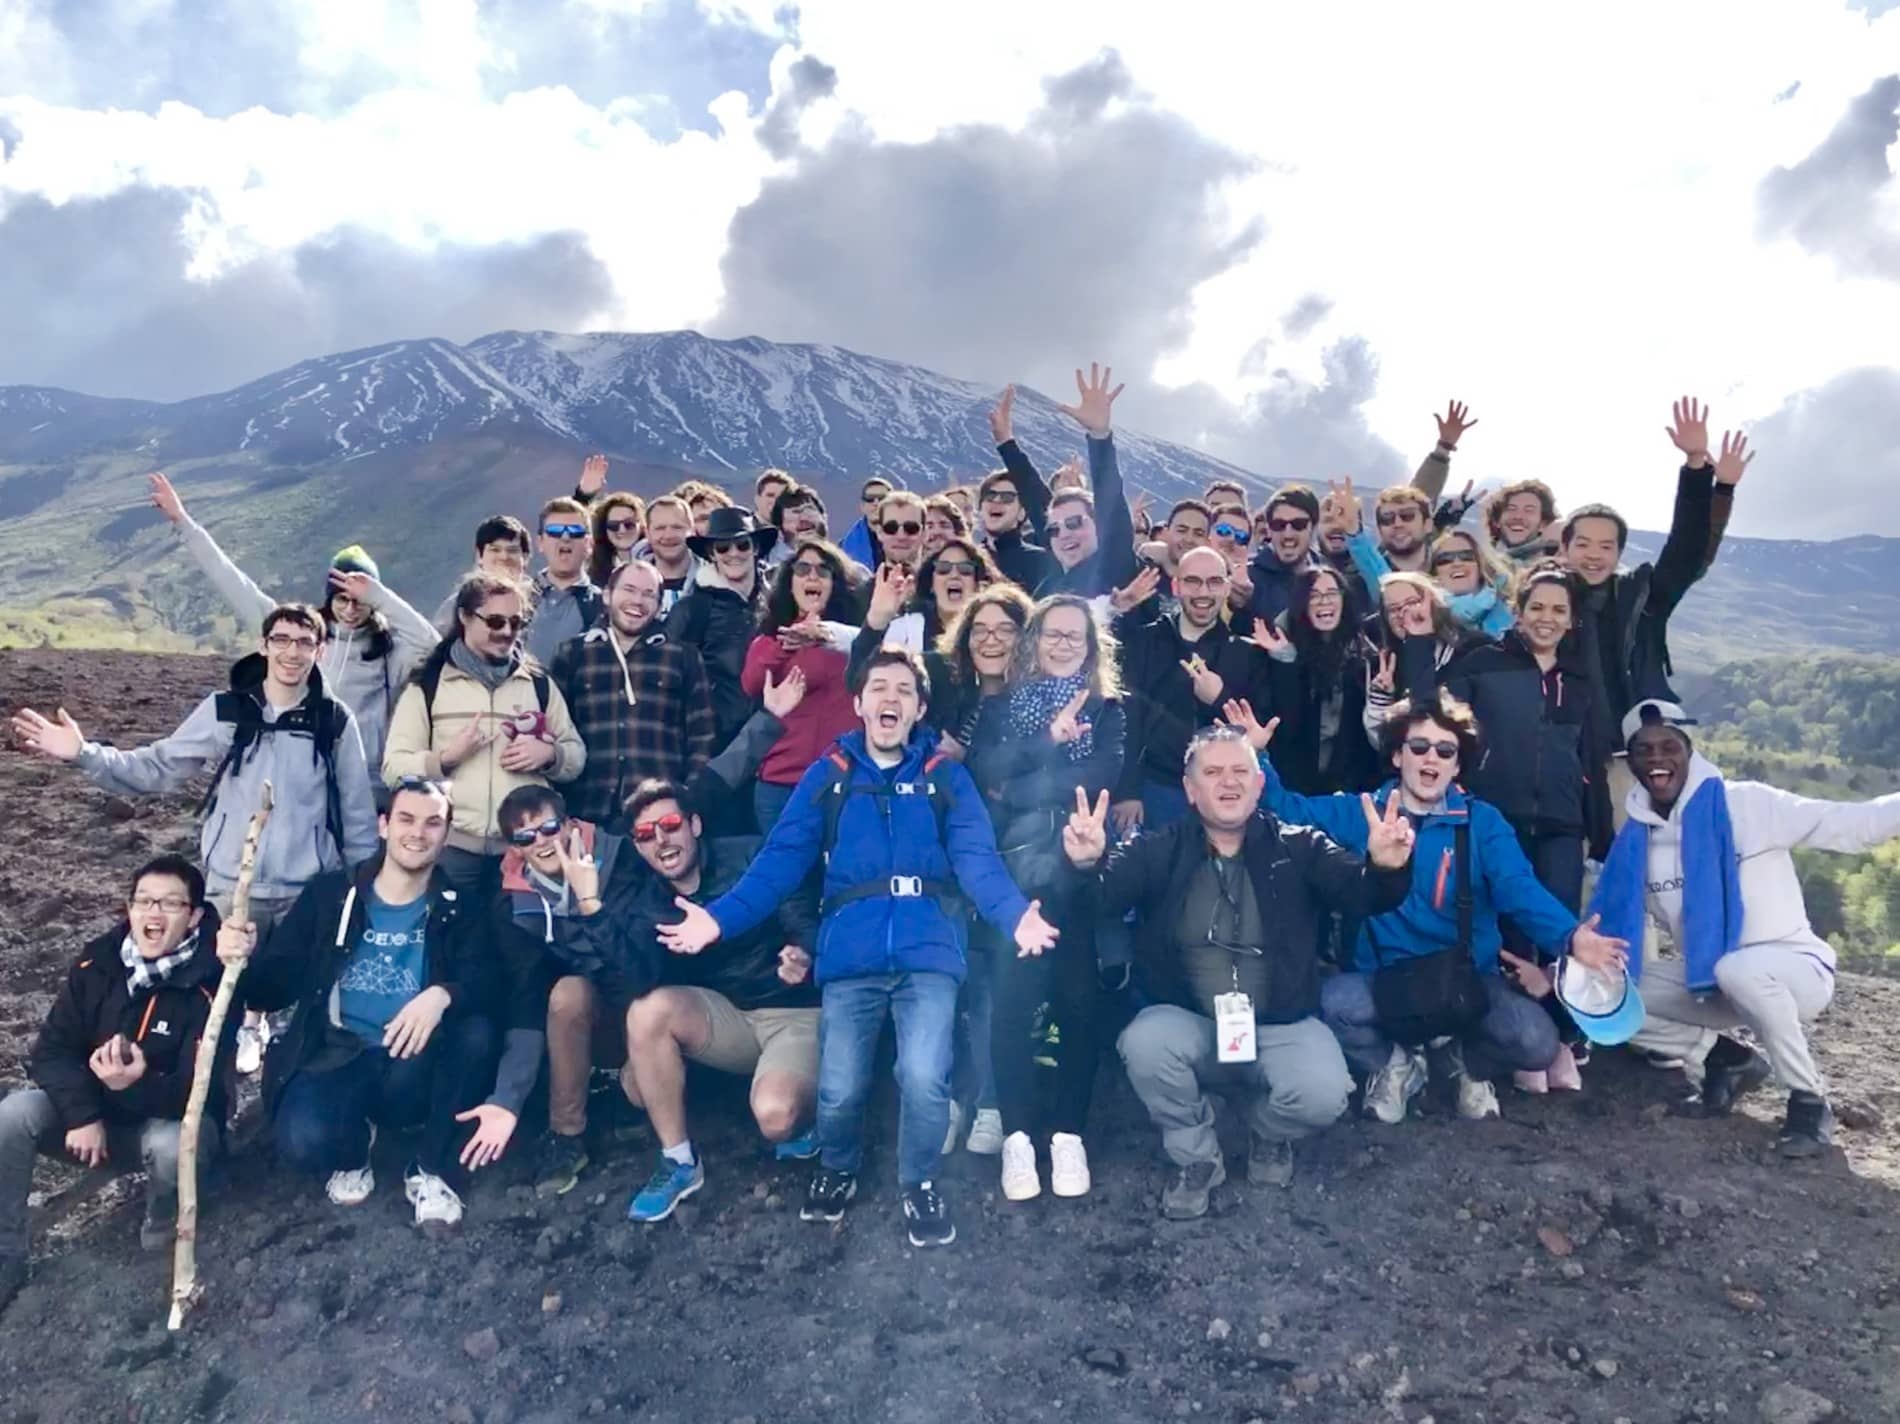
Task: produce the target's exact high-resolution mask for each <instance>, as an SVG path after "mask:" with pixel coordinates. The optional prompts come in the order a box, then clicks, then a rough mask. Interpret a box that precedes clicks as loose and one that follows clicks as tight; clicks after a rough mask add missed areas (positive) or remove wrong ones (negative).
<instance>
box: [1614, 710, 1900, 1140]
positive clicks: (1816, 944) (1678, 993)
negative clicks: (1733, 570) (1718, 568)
mask: <svg viewBox="0 0 1900 1424" xmlns="http://www.w3.org/2000/svg"><path fill="white" fill-rule="evenodd" d="M1689 725H1692V724H1691V720H1690V719H1689V718H1688V717H1686V716H1684V715H1683V711H1682V708H1681V707H1679V706H1677V705H1675V704H1674V703H1670V702H1660V701H1653V700H1650V701H1644V702H1642V703H1639V704H1638V705H1637V706H1636V707H1634V708H1632V709H1631V711H1630V713H1629V716H1628V717H1626V718H1625V719H1624V721H1623V733H1624V737H1625V742H1626V745H1627V746H1628V749H1629V764H1630V771H1631V773H1632V774H1633V777H1634V781H1635V784H1634V785H1633V786H1631V787H1630V790H1629V793H1628V798H1627V801H1628V805H1627V810H1628V815H1629V819H1628V821H1627V822H1626V823H1625V825H1624V826H1623V829H1622V830H1620V831H1619V832H1617V836H1616V841H1615V843H1614V845H1612V846H1611V848H1610V854H1609V856H1608V858H1607V859H1606V860H1605V862H1604V866H1603V873H1602V875H1601V876H1600V877H1599V878H1598V880H1597V886H1596V892H1595V894H1594V895H1593V896H1592V898H1591V901H1590V909H1591V912H1592V914H1593V915H1600V916H1601V917H1602V919H1603V923H1604V926H1605V928H1606V929H1607V930H1608V931H1609V932H1610V933H1611V934H1616V935H1621V936H1623V937H1624V938H1626V939H1627V940H1629V942H1630V943H1631V944H1632V945H1637V946H1639V947H1640V946H1641V944H1642V939H1643V925H1644V919H1645V916H1646V915H1647V916H1648V917H1651V918H1653V919H1654V920H1655V921H1656V923H1657V924H1658V925H1659V926H1661V928H1662V929H1663V931H1664V932H1665V933H1666V934H1667V935H1668V936H1669V938H1670V939H1671V940H1672V941H1673V942H1674V944H1675V947H1676V950H1677V954H1676V956H1675V957H1674V958H1669V959H1664V958H1661V957H1660V956H1658V957H1655V958H1650V959H1646V958H1645V957H1644V956H1643V954H1642V952H1641V950H1640V948H1639V949H1637V950H1633V951H1632V952H1631V956H1630V958H1631V963H1630V969H1629V975H1630V979H1631V980H1632V981H1635V982H1637V983H1639V985H1640V987H1641V989H1642V994H1643V1003H1644V1007H1645V1008H1646V1010H1647V1016H1646V1018H1645V1020H1644V1023H1643V1027H1642V1028H1641V1029H1640V1030H1639V1031H1638V1033H1637V1035H1636V1037H1635V1038H1634V1039H1632V1040H1631V1042H1632V1043H1633V1044H1634V1045H1635V1046H1636V1047H1638V1048H1645V1049H1649V1050H1652V1051H1655V1052H1659V1053H1662V1054H1666V1055H1667V1056H1668V1057H1671V1058H1677V1059H1681V1060H1683V1061H1684V1062H1685V1063H1687V1064H1692V1065H1696V1066H1698V1067H1699V1068H1700V1070H1701V1073H1702V1094H1701V1097H1702V1105H1703V1107H1704V1109H1705V1110H1706V1111H1708V1112H1710V1113H1715V1114H1720V1113H1726V1112H1728V1111H1729V1109H1730V1108H1731V1107H1732V1106H1733V1105H1734V1103H1735V1101H1736V1099H1738V1098H1739V1097H1741V1095H1742V1094H1744V1093H1746V1092H1748V1091H1749V1090H1750V1089H1751V1088H1754V1087H1756V1086H1758V1085H1759V1084H1761V1083H1762V1082H1764V1081H1766V1079H1767V1078H1768V1076H1769V1071H1770V1069H1771V1068H1772V1070H1773V1073H1774V1076H1775V1077H1776V1078H1777V1079H1778V1080H1779V1081H1780V1084H1781V1086H1782V1087H1783V1088H1785V1089H1786V1090H1787V1093H1788V1107H1787V1116H1786V1118H1785V1120H1784V1121H1783V1123H1782V1128H1781V1135H1780V1149H1781V1154H1782V1155H1783V1156H1784V1157H1813V1156H1818V1155H1819V1154H1820V1153H1822V1152H1823V1151H1825V1150H1826V1148H1827V1145H1828V1144H1829V1142H1830V1141H1831V1140H1832V1128H1833V1122H1834V1115H1833V1113H1832V1112H1831V1111H1830V1110H1829V1108H1828V1103H1827V1083H1826V1081H1825V1080H1824V1079H1823V1078H1822V1076H1821V1070H1820V1068H1819V1067H1818V1066H1817V1065H1816V1063H1815V1061H1814V1054H1813V1051H1812V1049H1811V1048H1810V1046H1809V1043H1808V1035H1807V1025H1809V1024H1811V1023H1812V1022H1814V1020H1815V1019H1816V1018H1817V1017H1819V1016H1820V1014H1821V1013H1822V1011H1823V1010H1825V1009H1826V1008H1827V1006H1828V1004H1829V1003H1830V1002H1831V1001H1832V1000H1833V997H1834V963H1835V961H1834V950H1833V948H1832V947H1831V946H1830V945H1829V944H1828V943H1827V942H1826V941H1825V940H1823V939H1822V938H1821V937H1820V936H1819V935H1817V934H1816V933H1815V932H1814V928H1813V926H1812V925H1810V924H1809V923H1808V912H1807V906H1806V904H1805V903H1804V902H1803V898H1802V893H1801V881H1800V877H1799V875H1798V874H1797V873H1796V869H1795V864H1794V858H1793V856H1792V854H1791V852H1792V851H1793V850H1794V848H1795V847H1797V846H1801V847H1806V848H1808V849H1810V850H1831V851H1841V852H1847V853H1857V852H1861V851H1868V850H1872V849H1873V848H1874V847H1875V846H1878V845H1880V844H1882V843H1883V842H1886V841H1890V840H1892V839H1893V838H1894V837H1895V836H1896V835H1900V795H1893V796H1880V797H1876V798H1875V799H1874V800H1872V801H1864V802H1851V801H1815V800H1810V799H1809V798H1807V797H1805V796H1795V795H1792V794H1790V793H1789V792H1786V791H1781V790H1777V789H1776V788H1775V787H1772V786H1767V785H1764V784H1763V783H1761V782H1759V781H1729V780H1726V779H1725V778H1724V777H1723V776H1722V774H1721V773H1720V772H1719V771H1717V770H1716V769H1715V767H1713V766H1712V765H1710V764H1709V762H1708V761H1706V760H1705V759H1704V758H1703V757H1702V756H1701V755H1700V754H1699V753H1698V752H1697V751H1696V750H1695V746H1694V744H1693V743H1692V742H1691V741H1690V740H1689V734H1688V732H1686V731H1685V730H1683V729H1684V728H1685V727H1686V726H1689ZM1739 1026H1746V1027H1747V1028H1748V1029H1749V1030H1750V1031H1751V1032H1752V1033H1753V1034H1754V1036H1755V1037H1756V1039H1757V1040H1758V1041H1759V1042H1760V1043H1761V1045H1762V1047H1763V1048H1764V1049H1765V1050H1766V1052H1767V1062H1766V1063H1764V1062H1763V1061H1762V1058H1761V1055H1760V1054H1757V1053H1756V1052H1755V1051H1754V1050H1753V1049H1751V1048H1749V1047H1748V1046H1747V1045H1746V1044H1744V1043H1742V1042H1741V1041H1740V1040H1739V1039H1736V1038H1733V1037H1730V1036H1728V1035H1727V1034H1725V1033H1721V1032H1720V1030H1724V1029H1733V1028H1736V1027H1739Z"/></svg>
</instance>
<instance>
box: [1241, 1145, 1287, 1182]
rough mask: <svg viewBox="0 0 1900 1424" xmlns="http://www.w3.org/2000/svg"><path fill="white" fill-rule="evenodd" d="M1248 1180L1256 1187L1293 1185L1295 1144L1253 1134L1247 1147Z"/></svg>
mask: <svg viewBox="0 0 1900 1424" xmlns="http://www.w3.org/2000/svg"><path fill="white" fill-rule="evenodd" d="M1247 1180H1248V1181H1249V1182H1251V1183H1253V1184H1254V1185H1255V1186H1256V1187H1290V1186H1292V1185H1293V1144H1292V1143H1291V1142H1287V1141H1285V1140H1284V1139H1278V1138H1272V1137H1262V1136H1261V1135H1260V1134H1259V1133H1257V1132H1256V1133H1254V1134H1253V1141H1252V1142H1251V1144H1250V1145H1249V1146H1248V1148H1247Z"/></svg>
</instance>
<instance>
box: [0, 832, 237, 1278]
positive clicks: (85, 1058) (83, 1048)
mask: <svg viewBox="0 0 1900 1424" xmlns="http://www.w3.org/2000/svg"><path fill="white" fill-rule="evenodd" d="M217 929H218V915H217V911H216V910H214V909H212V908H210V907H209V906H208V905H206V903H205V883H204V877H203V876H202V875H200V874H199V873H198V868H197V867H196V866H195V865H193V864H192V863H191V862H190V861H188V860H186V859H185V858H184V857H183V856H179V855H161V856H159V857H158V858H156V859H155V860H151V861H148V862H147V863H146V864H145V865H144V866H143V867H142V868H141V869H140V870H139V871H138V873H137V874H135V875H134V876H133V877H132V883H131V886H130V887H129V892H128V893H127V895H126V899H125V917H124V918H123V919H122V920H120V921H118V922H117V923H116V924H114V925H113V926H112V928H111V929H109V930H107V931H106V932H105V933H104V934H102V935H100V936H99V937H98V938H97V939H95V940H93V941H92V943H90V944H88V945H87V946H86V947H85V948H84V949H83V950H81V951H80V952H79V959H78V962H77V963H76V964H74V965H73V967H72V968H71V969H70V970H69V971H68V972H67V975H66V982H65V984H64V985H63V986H62V987H61V989H60V991H59V996H58V997H57V998H56V999H54V1000H53V1007H52V1009H51V1011H50V1012H49V1013H48V1014H47V1016H46V1022H45V1023H44V1024H43V1025H42V1026H41V1028H40V1036H39V1041H38V1042H37V1043H35V1044H34V1047H33V1056H32V1058H31V1059H30V1060H29V1061H28V1063H27V1071H28V1073H29V1074H30V1076H31V1077H32V1079H33V1082H34V1084H35V1086H33V1087H30V1088H20V1089H17V1090H15V1091H14V1092H12V1093H10V1094H8V1095H7V1097H6V1098H5V1099H4V1100H0V1309H4V1308H5V1307H6V1304H7V1302H8V1301H10V1300H11V1299H12V1298H13V1296H14V1295H15V1293H17V1292H18V1290H19V1289H20V1287H21V1285H22V1284H24V1283H25V1281H26V1260H27V1192H28V1189H29V1188H30V1187H31V1186H32V1182H33V1159H34V1157H35V1156H36V1155H37V1154H38V1153H41V1152H44V1153H48V1154H52V1153H55V1152H58V1151H60V1150H61V1149H62V1148H63V1149H64V1151H65V1153H66V1154H67V1155H68V1156H70V1157H71V1158H72V1159H73V1160H74V1161H76V1162H78V1163H79V1165H80V1166H82V1167H104V1168H106V1169H107V1170H108V1171H117V1172H135V1171H142V1172H144V1173H145V1176H146V1181H145V1219H144V1223H143V1225H141V1226H140V1228H139V1241H140V1244H142V1245H143V1246H144V1247H145V1248H146V1249H147V1250H159V1249H162V1248H164V1247H166V1246H169V1245H170V1244H171V1240H172V1230H173V1226H174V1223H175V1222H176V1220H177V1216H178V1198H177V1190H178V1149H179V1143H180V1132H179V1128H180V1124H181V1121H182V1119H183V1118H184V1115H185V1102H186V1099H188V1098H189V1097H190V1095H191V1078H192V1072H193V1068H194V1065H195V1063H196V1060H197V1056H198V1041H199V1039H201V1038H202V1037H203V1036H204V1030H205V1021H206V1019H207V1018H208V1016H209V1014H210V1009H211V998H210V989H209V986H211V985H213V984H215V983H216V982H217V979H218V975H219V967H218V958H217V953H216V950H215V948H214V945H213V941H214V939H215V938H216V935H217ZM235 1030H236V1023H235V1021H228V1022H227V1023H226V1024H225V1028H224V1038H223V1039H222V1041H220V1043H219V1045H218V1054H217V1058H216V1060H215V1063H216V1068H215V1071H214V1072H213V1073H212V1075H211V1090H210V1095H209V1096H208V1097H207V1098H206V1099H205V1113H204V1126H203V1128H201V1129H200V1135H199V1151H200V1157H199V1160H200V1161H203V1160H205V1159H206V1158H207V1157H215V1156H216V1155H217V1154H218V1152H219V1151H220V1148H221V1145H222V1143H223V1140H224V1118H225V1109H226V1102H225V1083H226V1080H227V1078H228V1070H229V1068H230V1065H231V1057H232V1051H233V1049H234V1047H235V1042H234V1040H235V1036H236V1034H235Z"/></svg>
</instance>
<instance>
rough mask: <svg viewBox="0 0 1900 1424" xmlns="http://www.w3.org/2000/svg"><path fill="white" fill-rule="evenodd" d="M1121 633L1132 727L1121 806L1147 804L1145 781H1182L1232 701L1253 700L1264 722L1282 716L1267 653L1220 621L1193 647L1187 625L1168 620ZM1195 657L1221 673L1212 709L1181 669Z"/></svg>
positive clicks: (1119, 784)
mask: <svg viewBox="0 0 1900 1424" xmlns="http://www.w3.org/2000/svg"><path fill="white" fill-rule="evenodd" d="M1117 636H1118V637H1120V639H1121V661H1122V685H1123V687H1124V688H1125V689H1126V694H1125V697H1124V699H1123V701H1124V709H1125V711H1126V714H1127V723H1128V732H1127V748H1126V751H1125V752H1124V754H1123V756H1122V773H1121V776H1120V778H1119V779H1118V781H1117V782H1116V786H1115V799H1116V800H1117V801H1135V800H1139V799H1140V798H1141V787H1142V782H1143V781H1144V780H1150V781H1160V782H1165V783H1167V784H1168V785H1170V786H1172V785H1175V784H1177V783H1178V782H1179V781H1180V780H1181V771H1182V761H1183V758H1185V757H1186V755H1187V745H1188V742H1189V740H1190V739H1191V738H1192V737H1193V736H1194V734H1195V733H1196V732H1197V731H1199V730H1200V729H1201V728H1202V727H1207V726H1212V725H1213V724H1214V723H1215V722H1218V721H1219V720H1220V718H1221V705H1222V704H1223V703H1224V702H1226V700H1227V699H1228V698H1230V697H1244V698H1246V699H1247V700H1248V701H1249V702H1250V703H1252V704H1253V710H1254V715H1255V716H1257V717H1258V718H1259V719H1260V720H1261V721H1262V722H1265V721H1266V720H1267V719H1268V718H1269V717H1271V716H1272V715H1273V714H1274V707H1273V688H1272V685H1271V683H1270V681H1269V676H1270V675H1269V670H1268V667H1267V661H1268V660H1267V655H1266V654H1265V653H1264V652H1262V651H1261V650H1260V649H1259V648H1257V647H1255V646H1254V645H1253V644H1252V643H1250V642H1248V641H1247V640H1246V639H1245V638H1242V637H1239V636H1238V635H1236V634H1235V633H1234V631H1233V629H1232V628H1230V627H1229V626H1228V625H1227V624H1225V623H1216V624H1215V625H1214V626H1213V627H1212V628H1209V629H1208V630H1207V631H1206V632H1205V633H1203V634H1202V635H1201V637H1200V639H1199V641H1197V642H1193V643H1190V642H1188V641H1186V640H1185V639H1184V638H1182V636H1181V630H1180V624H1179V623H1178V622H1177V621H1176V620H1175V619H1174V618H1173V617H1166V616H1164V617H1160V618H1155V619H1152V620H1149V621H1147V622H1144V623H1141V624H1139V625H1137V626H1135V627H1132V628H1130V627H1125V626H1124V627H1122V628H1120V629H1118V630H1117ZM1191 654H1194V655H1198V656H1200V657H1201V658H1202V659H1203V660H1205V662H1206V663H1207V665H1208V667H1210V668H1211V669H1213V670H1214V671H1215V672H1216V673H1218V674H1220V678H1221V681H1222V683H1223V684H1224V686H1223V688H1222V691H1221V695H1220V697H1219V698H1217V699H1216V700H1215V701H1214V702H1213V703H1212V704H1209V703H1205V702H1202V701H1201V700H1200V698H1198V697H1196V696H1195V695H1194V685H1193V682H1192V680H1191V679H1190V678H1189V677H1188V675H1187V673H1186V672H1185V671H1184V670H1183V669H1182V667H1181V663H1182V660H1183V659H1185V658H1187V657H1188V656H1189V655H1191Z"/></svg>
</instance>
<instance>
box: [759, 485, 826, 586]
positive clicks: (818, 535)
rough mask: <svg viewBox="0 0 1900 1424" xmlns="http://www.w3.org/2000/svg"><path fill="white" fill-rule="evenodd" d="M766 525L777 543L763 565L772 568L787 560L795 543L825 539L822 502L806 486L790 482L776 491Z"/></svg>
mask: <svg viewBox="0 0 1900 1424" xmlns="http://www.w3.org/2000/svg"><path fill="white" fill-rule="evenodd" d="M767 522H768V523H770V524H771V526H772V527H773V528H774V529H776V530H778V542H777V543H776V544H774V545H773V546H772V551H771V552H770V553H769V554H767V555H766V556H765V566H766V567H767V568H772V569H775V568H777V567H778V566H779V565H780V564H782V563H784V562H785V561H786V560H787V559H789V558H791V556H792V551H793V550H794V549H796V548H797V547H798V541H799V540H801V539H823V538H824V537H826V535H825V502H824V500H823V499H821V498H820V497H819V494H818V491H817V490H815V489H813V488H812V487H811V486H810V485H801V484H799V483H797V482H796V481H793V482H792V483H790V484H787V485H786V486H785V488H784V489H782V490H780V491H779V495H778V498H777V499H776V500H774V501H773V502H772V515H771V518H770V519H769V520H768V521H767Z"/></svg>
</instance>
